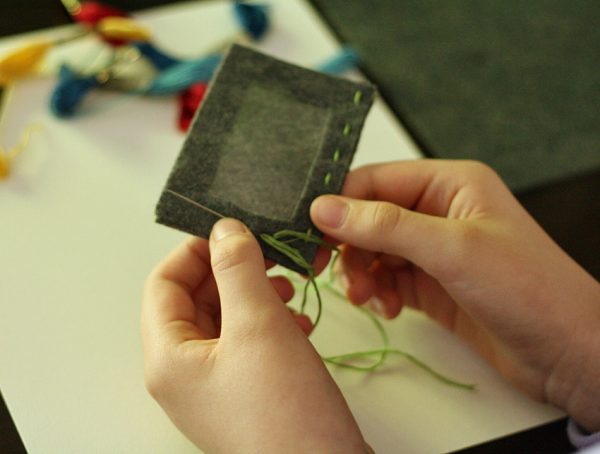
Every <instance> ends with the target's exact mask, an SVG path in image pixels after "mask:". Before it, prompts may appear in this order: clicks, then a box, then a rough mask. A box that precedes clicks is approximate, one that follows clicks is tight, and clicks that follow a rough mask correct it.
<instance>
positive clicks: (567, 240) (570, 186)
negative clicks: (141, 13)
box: [0, 0, 600, 454]
mask: <svg viewBox="0 0 600 454" xmlns="http://www.w3.org/2000/svg"><path fill="white" fill-rule="evenodd" d="M312 1H313V4H314V5H315V6H316V7H317V9H318V10H319V11H320V13H321V14H322V16H323V17H324V18H325V19H326V21H327V22H328V23H329V24H330V25H331V26H332V28H333V30H334V31H335V32H336V33H337V34H338V37H340V38H341V39H342V40H348V41H350V40H351V41H353V42H351V44H352V45H354V46H355V47H356V48H358V49H359V50H360V49H361V48H368V46H369V45H372V43H373V42H377V43H378V45H379V46H381V48H382V49H384V50H385V48H386V44H387V45H388V46H389V45H391V44H390V43H385V41H384V42H381V40H382V39H383V40H385V36H386V35H385V33H381V34H380V35H379V38H378V39H379V41H377V40H373V39H371V38H372V36H375V35H376V34H377V33H380V30H381V29H378V27H377V26H376V24H375V23H370V22H369V21H368V20H366V19H365V20H364V21H362V22H361V24H360V25H361V27H362V28H361V29H360V30H358V32H360V33H358V34H357V33H351V31H349V29H351V30H355V29H356V27H355V26H354V24H351V20H352V19H351V17H350V16H349V15H350V14H352V8H349V9H348V10H347V11H341V10H340V9H339V8H335V7H333V6H332V5H335V4H337V3H340V2H339V1H332V2H329V1H328V0H312ZM166 3H175V2H169V1H165V0H113V1H112V2H111V4H113V5H114V6H118V7H121V8H123V9H125V10H128V11H133V10H138V9H144V8H148V7H151V6H157V5H162V4H166ZM362 3H367V2H360V1H359V0H348V1H344V5H346V6H348V5H350V6H352V5H354V7H355V11H358V10H360V7H361V4H362ZM373 3H375V4H378V3H380V4H381V6H382V7H383V6H385V5H386V4H387V5H388V7H389V5H390V4H392V3H394V4H396V3H395V2H391V0H387V1H379V2H373ZM425 3H429V4H431V2H425ZM488 3H489V2H488ZM496 3H497V4H502V2H496ZM513 3H514V2H513ZM538 3H539V2H538ZM552 3H553V4H554V5H558V6H557V7H561V8H562V7H563V5H570V4H571V2H566V1H563V2H562V4H561V2H560V1H558V2H557V1H553V2H552ZM583 3H585V2H583ZM596 3H597V2H596ZM369 4H371V2H369ZM588 4H589V5H591V2H588ZM25 5H26V6H25ZM390 11H391V12H390ZM390 11H387V12H386V15H389V14H396V15H397V17H398V21H399V20H400V18H401V17H406V14H404V13H405V11H402V9H401V8H398V9H397V10H394V11H395V12H394V11H393V10H390ZM403 14H404V15H403ZM373 17H376V15H373ZM372 20H375V19H372ZM69 21H70V19H69V16H68V15H67V14H66V12H65V11H64V9H63V8H62V6H61V4H60V2H59V1H58V0H29V1H27V2H22V1H20V0H3V2H2V6H0V36H7V35H11V34H16V33H21V32H25V31H30V30H35V29H39V28H46V27H51V26H56V25H62V24H65V23H69ZM350 25H352V27H350ZM361 33H362V34H361ZM370 33H371V35H369V34H370ZM350 38H352V39H350ZM585 45H587V44H585ZM369 49H371V48H369ZM370 52H371V54H373V55H371V54H370V58H365V59H364V60H363V64H362V68H361V69H362V70H363V71H364V72H365V73H366V74H367V75H368V76H369V78H370V79H371V80H372V81H373V82H375V83H376V84H377V85H379V86H380V89H381V92H382V95H383V97H384V98H385V99H386V101H387V102H388V104H389V105H390V107H391V108H392V109H393V110H394V112H395V113H396V115H397V117H398V119H399V120H400V121H401V122H402V123H403V124H404V125H405V126H406V127H407V128H408V130H409V132H411V134H412V135H413V138H414V139H415V141H416V142H417V143H418V144H419V145H420V146H421V149H422V151H423V152H424V153H425V154H426V155H428V156H431V157H443V156H444V153H442V152H439V150H437V149H436V145H435V144H436V141H435V140H426V139H423V137H434V133H435V131H433V130H432V131H428V130H427V124H426V123H425V126H423V123H422V121H421V120H422V119H421V118H418V117H416V116H414V115H412V113H411V109H410V108H408V109H407V107H406V105H405V104H403V99H404V98H403V97H402V96H401V95H402V93H401V91H399V89H396V88H394V86H393V85H390V84H389V83H388V80H389V78H392V79H393V76H394V74H393V71H391V70H389V69H388V70H387V73H386V68H385V67H381V66H380V65H378V66H377V67H375V65H376V62H377V61H378V60H377V57H378V55H379V54H377V48H375V49H374V50H373V49H371V50H370ZM371 57H372V58H371ZM379 57H381V56H380V55H379ZM575 69H577V68H575ZM595 77H596V78H595V79H594V80H592V81H591V83H592V85H594V84H595V86H596V87H597V86H598V72H597V71H596V74H595ZM586 80H587V79H586ZM416 99H417V100H418V99H419V98H418V97H417V98H416ZM409 107H410V106H409ZM596 108H597V106H596ZM598 116H600V115H599V114H598V112H597V111H596V117H598ZM575 129H576V130H577V131H579V130H580V128H579V127H578V128H575ZM567 133H568V131H567ZM573 136H574V139H573V143H578V142H577V141H578V140H579V139H580V138H581V137H580V134H579V137H575V136H577V133H576V131H575V130H574V131H573ZM597 138H598V137H597V135H596V136H595V137H593V138H592V139H597ZM432 144H433V145H432ZM586 153H588V156H587V158H589V157H590V156H589V150H587V151H586ZM592 153H593V154H592V156H591V157H592V161H594V162H597V157H596V155H595V154H596V153H597V154H600V147H596V148H593V151H592ZM457 157H461V156H457ZM530 158H531V156H524V157H523V163H524V164H523V165H525V163H526V162H530ZM584 158H586V157H585V156H583V155H582V159H584ZM517 159H518V158H517ZM573 159H577V154H575V157H574V158H573ZM483 160H486V159H485V157H484V158H483ZM517 164H518V162H517ZM578 168H579V167H578ZM521 186H524V187H526V189H517V190H515V195H516V196H517V198H518V199H519V201H520V202H521V203H522V204H523V205H524V206H525V208H526V209H527V210H528V211H529V212H530V213H531V214H532V215H533V217H534V218H535V219H536V220H537V221H538V222H539V223H540V224H541V225H542V226H543V227H544V229H545V230H546V231H547V232H548V233H549V234H550V235H551V236H552V237H553V238H554V240H555V241H556V242H557V243H558V244H559V245H560V246H562V248H563V249H564V250H565V251H566V252H567V253H569V254H570V255H571V256H572V257H573V258H574V259H575V260H576V261H577V262H579V263H580V264H581V265H582V266H583V267H584V268H585V269H587V270H588V271H589V272H590V273H591V274H592V275H593V276H594V277H596V279H598V278H599V277H600V253H598V251H600V196H599V195H600V168H598V167H597V166H595V165H592V166H588V167H587V168H586V167H585V166H582V167H581V169H580V170H578V171H577V172H575V173H573V172H571V171H568V172H565V176H563V177H560V175H559V176H558V177H557V176H556V175H553V178H551V179H548V180H545V181H542V182H541V183H540V182H537V183H536V184H535V185H521ZM0 386H1V384H0ZM0 397H1V396H0ZM565 426H566V423H565V420H560V421H556V422H554V423H549V424H544V425H542V426H540V427H536V428H533V429H530V430H527V431H524V432H520V433H517V434H513V435H511V436H508V437H503V438H501V439H499V440H493V441H491V442H488V443H485V444H482V445H479V446H476V447H473V448H469V449H467V450H463V451H461V452H463V453H472V454H484V453H501V452H502V453H504V452H544V453H566V452H571V451H572V448H571V447H570V445H569V443H568V441H567V439H566V435H565ZM0 451H2V452H6V453H12V452H24V448H23V445H22V442H21V440H20V438H19V435H18V432H17V430H16V429H15V426H14V424H13V421H12V419H11V418H10V415H9V413H8V410H7V409H6V406H5V405H4V401H3V400H2V399H1V398H0Z"/></svg>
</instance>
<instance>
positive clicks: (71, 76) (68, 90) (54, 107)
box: [50, 64, 100, 118]
mask: <svg viewBox="0 0 600 454" xmlns="http://www.w3.org/2000/svg"><path fill="white" fill-rule="evenodd" d="M99 85H100V81H99V78H98V76H97V75H91V76H81V75H79V74H77V73H76V72H75V71H73V70H72V69H71V68H69V67H68V66H67V65H64V64H63V65H62V66H61V67H60V71H59V73H58V84H57V85H56V87H55V88H54V91H53V92H52V95H51V97H50V110H51V111H52V113H54V114H55V115H56V116H57V117H60V118H67V117H71V116H72V115H73V114H74V113H75V111H76V110H77V108H78V107H79V104H81V102H82V101H83V98H84V97H85V96H86V95H87V94H88V93H89V92H90V91H92V90H93V89H94V88H96V87H98V86H99Z"/></svg>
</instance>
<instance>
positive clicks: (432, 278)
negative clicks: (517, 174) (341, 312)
mask: <svg viewBox="0 0 600 454" xmlns="http://www.w3.org/2000/svg"><path fill="white" fill-rule="evenodd" d="M343 194H344V195H345V196H346V197H336V196H324V197H321V198H319V199H317V200H316V201H315V202H314V203H313V206H312V210H311V216H312V219H313V221H314V223H315V224H316V225H317V227H318V228H319V229H321V230H322V231H323V232H325V233H326V234H328V235H330V236H331V237H333V238H334V239H336V240H339V241H341V242H343V243H345V244H346V245H347V246H346V247H345V248H344V251H343V254H342V263H341V265H342V268H343V274H342V276H343V278H342V279H343V280H345V281H346V284H347V293H348V296H349V298H350V299H351V301H352V302H354V303H355V304H362V303H365V302H369V305H370V307H371V308H373V309H374V310H375V311H376V312H378V313H380V314H381V315H382V316H384V317H386V318H392V317H395V316H396V315H398V313H399V312H400V310H401V308H402V306H410V307H413V308H416V309H420V310H422V311H424V312H425V313H427V314H428V315H429V316H430V317H432V318H433V319H435V320H437V321H438V322H440V323H441V324H443V325H444V326H446V327H447V328H449V329H451V330H453V331H454V332H455V333H456V334H458V335H459V336H461V337H462V338H463V339H465V340H466V341H467V342H469V343H470V344H471V345H472V346H473V347H474V348H476V349H477V350H478V351H479V352H480V353H481V354H482V355H483V356H484V357H486V358H487V359H488V360H489V361H490V362H491V363H492V364H493V365H494V366H495V367H496V368H498V370H499V371H500V372H501V373H502V374H504V375H505V376H506V377H507V378H508V379H509V380H511V381H512V382H513V383H515V384H516V385H518V386H519V387H521V388H522V389H524V390H526V391H527V392H528V393H530V394H531V395H532V396H534V397H535V398H537V399H540V400H543V401H548V402H551V403H553V404H555V405H557V406H558V407H560V408H563V409H564V410H566V411H567V412H568V413H570V415H571V416H572V417H573V418H574V419H575V420H576V421H578V422H579V423H580V424H581V425H583V426H584V427H586V428H587V429H588V430H591V431H597V430H599V429H600V335H598V332H599V331H600V285H599V284H598V282H596V281H595V280H594V279H593V278H592V277H591V276H590V275H588V274H587V273H586V272H585V271H584V270H583V269H582V268H580V267H579V266H578V265H577V264H576V263H575V262H574V261H573V260H571V259H570V258H569V257H568V256H567V255H566V254H565V253H564V252H563V251H562V250H561V249H560V248H559V247H558V246H557V245H556V244H555V243H554V242H553V241H552V240H551V239H550V238H549V237H548V236H547V235H546V234H545V233H544V231H543V230H542V229H541V228H540V227H539V226H538V225H537V224H536V223H535V222H534V221H533V219H532V218H531V217H530V216H529V215H528V214H527V212H526V211H525V210H524V209H523V208H522V207H521V206H520V205H519V204H518V202H517V201H516V200H515V199H514V198H513V196H512V195H511V193H510V192H509V190H508V189H507V188H506V186H504V184H503V183H502V181H501V180H500V179H499V178H498V177H497V175H496V174H495V173H494V172H493V171H492V170H491V169H489V168H488V167H485V166H484V165H482V164H478V163H473V162H462V163H461V162H445V161H427V160H424V161H416V162H400V163H395V164H387V165H374V166H369V167H364V168H361V169H358V170H357V171H355V172H352V173H351V174H350V175H349V176H348V179H347V181H346V184H345V187H344V191H343ZM357 199H363V200H357ZM364 200H372V201H364Z"/></svg>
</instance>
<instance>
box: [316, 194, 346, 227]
mask: <svg viewBox="0 0 600 454" xmlns="http://www.w3.org/2000/svg"><path fill="white" fill-rule="evenodd" d="M312 211H313V216H314V217H315V218H316V219H315V221H316V222H317V223H320V224H322V225H325V226H327V227H332V228H337V227H340V226H341V225H342V224H343V223H344V220H345V219H346V214H347V213H348V204H347V203H346V202H345V201H344V200H343V199H341V198H340V197H335V196H322V197H319V198H317V199H316V200H315V201H314V202H313V205H312Z"/></svg>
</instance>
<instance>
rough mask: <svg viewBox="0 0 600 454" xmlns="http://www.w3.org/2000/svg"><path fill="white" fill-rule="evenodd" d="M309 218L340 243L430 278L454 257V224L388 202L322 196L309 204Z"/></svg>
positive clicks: (456, 227) (450, 221)
mask: <svg viewBox="0 0 600 454" xmlns="http://www.w3.org/2000/svg"><path fill="white" fill-rule="evenodd" d="M310 215H311V218H312V220H313V222H314V223H315V225H316V226H317V227H318V228H319V229H320V230H321V231H322V232H324V233H325V234H327V235H329V236H331V237H333V238H335V239H336V240H339V241H341V242H342V243H346V244H349V245H352V246H355V247H358V248H361V249H365V250H368V251H373V252H383V253H386V254H391V255H396V256H399V257H403V258H406V259H408V260H409V261H411V262H413V263H414V264H416V265H417V266H419V267H421V268H423V269H425V270H426V271H427V272H428V273H429V274H431V275H433V276H437V273H438V270H440V271H441V270H442V269H445V268H447V263H448V261H449V260H448V259H452V257H454V256H455V254H456V253H457V247H456V243H455V241H454V239H456V237H457V233H458V227H459V226H458V223H457V222H456V221H454V220H449V219H445V218H441V217H437V216H431V215H426V214H422V213H417V212H415V211H411V210H408V209H406V208H402V207H400V206H397V205H394V204H392V203H389V202H382V201H364V200H356V199H350V198H348V197H341V196H331V195H326V196H321V197H319V198H317V199H316V200H315V201H314V202H313V204H312V206H311V210H310Z"/></svg>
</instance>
